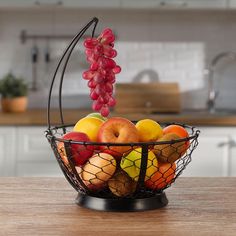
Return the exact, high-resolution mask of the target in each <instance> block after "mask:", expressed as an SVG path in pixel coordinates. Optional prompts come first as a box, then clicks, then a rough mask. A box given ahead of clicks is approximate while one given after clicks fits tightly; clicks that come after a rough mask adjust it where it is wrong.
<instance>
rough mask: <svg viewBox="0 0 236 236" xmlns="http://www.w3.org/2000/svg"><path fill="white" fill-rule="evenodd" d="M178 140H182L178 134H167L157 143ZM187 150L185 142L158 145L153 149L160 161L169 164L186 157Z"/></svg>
mask: <svg viewBox="0 0 236 236" xmlns="http://www.w3.org/2000/svg"><path fill="white" fill-rule="evenodd" d="M178 139H180V137H179V136H178V135H177V134H174V133H167V134H165V135H163V136H162V137H161V138H160V139H158V140H157V141H171V140H178ZM186 150H187V149H186V145H185V142H184V141H182V142H176V143H173V144H157V145H155V146H154V148H153V149H152V151H153V152H154V153H155V154H156V157H157V159H158V160H159V161H161V162H168V163H174V162H175V161H176V160H178V159H179V158H180V157H181V156H183V155H184V153H185V152H186Z"/></svg>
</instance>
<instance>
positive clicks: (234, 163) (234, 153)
mask: <svg viewBox="0 0 236 236" xmlns="http://www.w3.org/2000/svg"><path fill="white" fill-rule="evenodd" d="M229 146H230V152H229V167H230V169H229V174H230V176H236V133H234V135H233V136H232V137H231V140H230V142H229Z"/></svg>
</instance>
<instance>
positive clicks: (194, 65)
mask: <svg viewBox="0 0 236 236" xmlns="http://www.w3.org/2000/svg"><path fill="white" fill-rule="evenodd" d="M93 16H96V17H98V18H99V20H100V22H99V25H98V27H97V32H100V31H101V30H102V29H103V28H105V27H110V28H112V29H113V30H114V32H115V34H116V35H117V40H116V45H115V47H116V49H117V51H118V56H117V57H116V61H117V64H118V65H120V66H121V67H122V72H121V73H120V74H119V75H117V83H142V82H143V83H148V82H174V83H177V84H178V87H179V91H180V104H181V110H180V112H179V113H168V112H167V113H168V114H166V113H164V114H162V113H157V114H156V116H155V118H156V120H161V121H163V122H165V121H170V120H172V121H180V122H184V123H188V124H192V125H194V126H197V127H198V128H199V129H200V130H201V137H200V141H199V143H200V144H199V147H198V150H196V152H194V153H193V160H192V162H191V163H190V165H189V166H188V167H187V169H186V172H184V174H183V175H184V176H236V148H235V147H236V127H235V125H236V102H235V101H236V93H235V90H236V78H235V77H236V54H235V53H236V0H145V1H143V0H78V1H76V0H61V1H58V0H38V1H35V0H21V1H19V0H18V1H17V0H5V1H4V0H0V48H1V53H0V62H1V63H0V78H3V77H4V76H5V75H6V74H7V73H9V72H11V73H13V74H14V75H16V76H17V77H22V78H23V79H24V81H25V82H26V83H27V84H28V85H29V86H30V91H29V96H28V100H29V104H28V109H27V111H26V112H25V113H24V114H22V113H21V114H16V113H5V112H1V113H0V175H1V176H57V175H61V173H60V170H59V167H58V165H57V163H56V161H55V158H54V156H53V154H52V151H51V150H50V147H49V145H48V143H47V141H46V139H45V138H44V135H43V131H44V130H45V129H46V126H47V124H46V118H45V117H46V107H47V100H48V90H49V86H50V82H51V79H52V73H53V72H54V71H55V68H56V65H57V63H58V61H59V59H60V57H61V55H62V53H63V50H64V49H65V47H66V46H67V44H68V43H69V41H70V39H71V38H72V37H73V35H74V34H76V33H77V32H78V31H79V30H80V29H81V27H82V26H83V25H84V24H85V23H87V22H88V20H90V19H91V18H92V17H93ZM87 67H88V65H87V63H86V62H85V60H84V56H83V47H82V46H81V44H80V45H79V46H78V50H77V51H76V53H74V54H73V55H72V58H71V60H70V63H69V67H68V70H67V72H66V77H65V82H64V84H63V107H64V108H65V109H70V111H71V112H73V111H74V112H75V114H77V115H78V119H79V118H81V117H80V113H79V112H80V111H81V110H83V109H89V108H90V105H91V104H90V100H89V99H88V94H89V90H88V89H87V86H86V81H84V80H83V79H82V76H81V74H82V72H83V71H84V70H86V68H87ZM58 86H59V83H58V82H57V83H56V88H57V87H58ZM209 90H210V91H209ZM158 99H161V98H158V97H157V98H156V100H158ZM147 102H148V101H147ZM57 104H58V95H57V94H56V89H55V90H54V92H53V97H52V107H53V108H56V107H57ZM35 114H36V115H35ZM41 116H42V121H41V122H40V121H38V120H37V119H40V117H41ZM125 116H126V117H128V118H129V117H131V118H134V119H135V118H136V119H139V118H140V117H141V115H140V114H136V115H135V114H131V115H130V116H129V114H127V113H126V114H125ZM144 116H145V117H148V114H146V115H144ZM35 117H36V118H35ZM152 117H154V115H152Z"/></svg>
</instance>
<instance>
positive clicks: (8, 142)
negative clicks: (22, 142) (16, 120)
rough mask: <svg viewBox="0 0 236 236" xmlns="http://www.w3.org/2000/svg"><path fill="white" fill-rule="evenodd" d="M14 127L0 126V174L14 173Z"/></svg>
mask: <svg viewBox="0 0 236 236" xmlns="http://www.w3.org/2000/svg"><path fill="white" fill-rule="evenodd" d="M15 153H16V149H15V128H13V127H0V176H14V175H15Z"/></svg>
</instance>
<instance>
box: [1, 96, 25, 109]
mask: <svg viewBox="0 0 236 236" xmlns="http://www.w3.org/2000/svg"><path fill="white" fill-rule="evenodd" d="M1 104H2V111H3V112H24V111H26V109H27V105H28V97H16V98H2V100H1Z"/></svg>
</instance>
